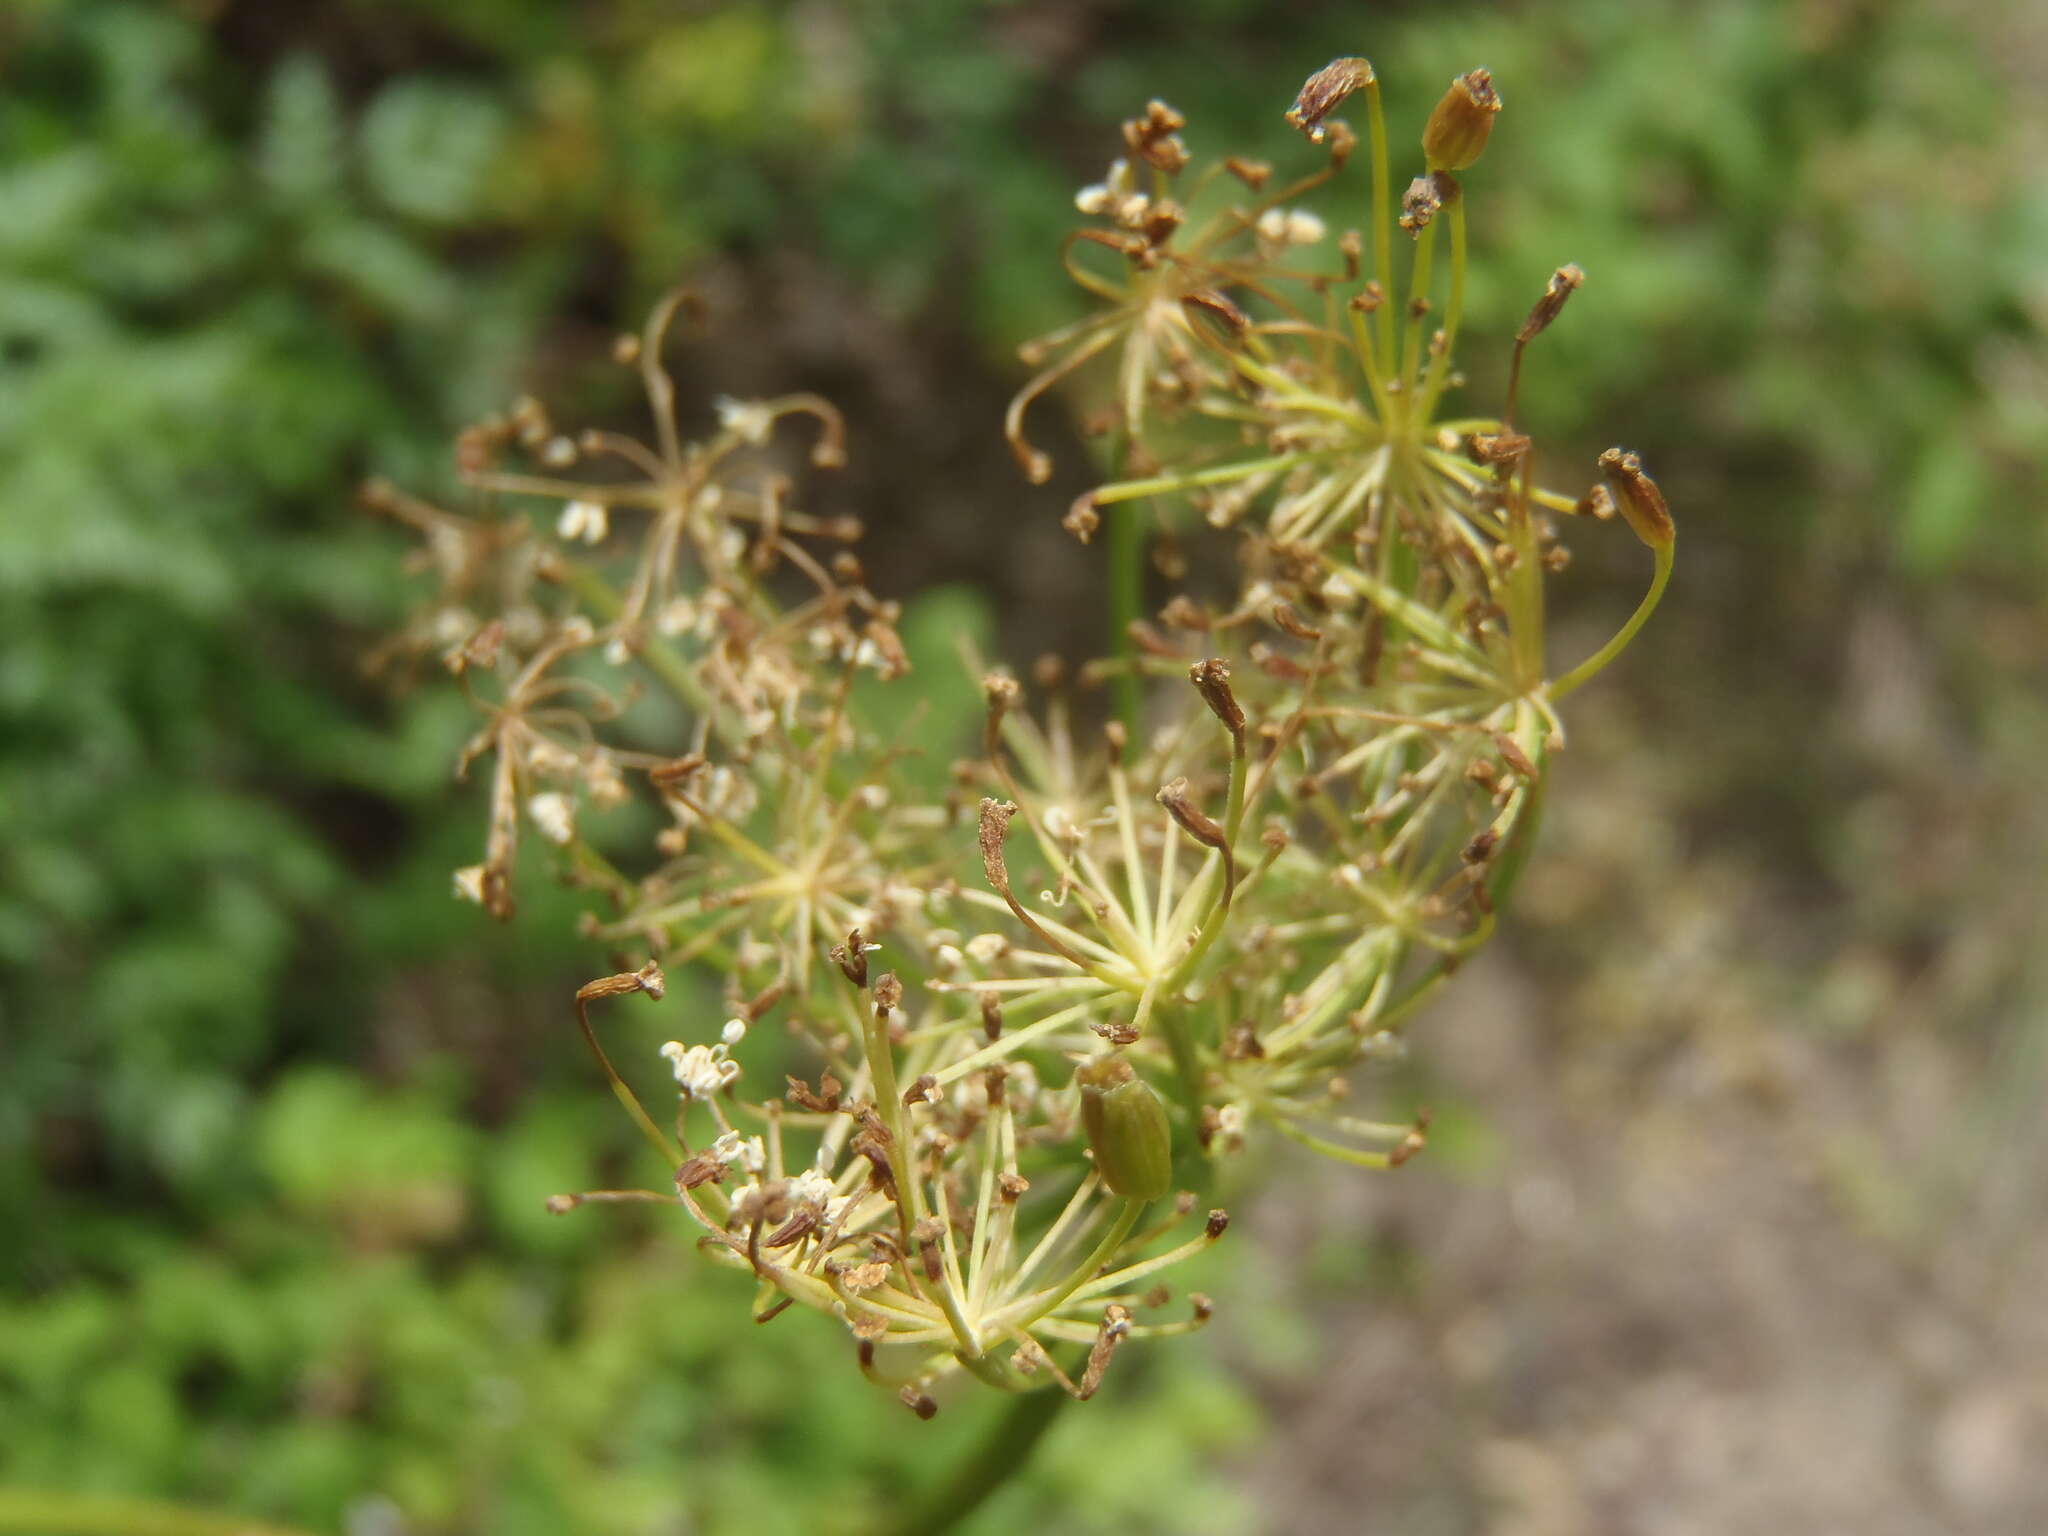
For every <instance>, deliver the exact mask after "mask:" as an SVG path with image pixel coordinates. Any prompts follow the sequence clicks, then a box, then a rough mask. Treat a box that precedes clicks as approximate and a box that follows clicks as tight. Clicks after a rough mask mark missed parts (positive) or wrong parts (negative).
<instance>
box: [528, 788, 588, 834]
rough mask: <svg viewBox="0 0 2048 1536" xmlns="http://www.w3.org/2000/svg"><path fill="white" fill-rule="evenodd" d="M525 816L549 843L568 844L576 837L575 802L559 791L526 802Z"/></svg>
mask: <svg viewBox="0 0 2048 1536" xmlns="http://www.w3.org/2000/svg"><path fill="white" fill-rule="evenodd" d="M526 814H527V815H528V816H530V817H532V818H533V824H534V825H535V826H536V827H538V828H540V835H541V836H542V837H544V838H546V839H547V840H548V841H549V842H551V843H568V842H570V841H573V840H574V838H575V836H576V802H575V801H574V800H572V799H571V798H570V797H569V796H567V795H565V794H562V793H560V792H559V791H555V790H550V791H549V792H548V793H546V794H542V795H535V796H534V797H533V798H532V799H530V800H528V801H527V802H526Z"/></svg>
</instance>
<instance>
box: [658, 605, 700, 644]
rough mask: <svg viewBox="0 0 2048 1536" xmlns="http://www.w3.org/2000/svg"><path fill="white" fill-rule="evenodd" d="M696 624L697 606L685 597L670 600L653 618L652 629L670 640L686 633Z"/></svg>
mask: <svg viewBox="0 0 2048 1536" xmlns="http://www.w3.org/2000/svg"><path fill="white" fill-rule="evenodd" d="M696 622H697V605H696V604H695V603H693V602H691V601H690V600H689V599H688V598H687V597H672V598H670V599H669V600H668V601H667V602H665V603H663V604H662V605H661V611H660V612H659V613H657V614H656V615H655V616H654V627H655V628H656V629H657V630H659V631H660V632H661V633H662V634H664V635H666V636H669V637H670V638H671V639H673V638H674V637H675V636H677V635H680V634H685V633H687V632H688V631H689V629H690V628H691V626H692V625H694V624H695V623H696Z"/></svg>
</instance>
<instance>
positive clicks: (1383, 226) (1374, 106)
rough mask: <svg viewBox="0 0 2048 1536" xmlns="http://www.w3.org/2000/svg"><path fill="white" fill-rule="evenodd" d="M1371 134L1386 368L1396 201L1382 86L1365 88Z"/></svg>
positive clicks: (1391, 360)
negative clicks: (1390, 184)
mask: <svg viewBox="0 0 2048 1536" xmlns="http://www.w3.org/2000/svg"><path fill="white" fill-rule="evenodd" d="M1365 100H1366V107H1367V111H1368V112H1369V114H1370V119H1371V125H1372V126H1371V133H1372V264H1373V276H1375V277H1377V278H1378V279H1379V280H1380V293H1381V303H1380V316H1379V326H1380V351H1381V352H1382V353H1384V354H1385V355H1386V359H1387V366H1388V367H1390V368H1391V367H1393V366H1394V364H1395V357H1394V202H1393V195H1392V190H1391V188H1389V187H1388V185H1387V180H1388V177H1387V118H1386V113H1385V112H1384V111H1383V110H1382V109H1381V107H1380V83H1379V81H1378V80H1374V81H1373V83H1372V84H1371V85H1368V86H1367V87H1366V88H1365Z"/></svg>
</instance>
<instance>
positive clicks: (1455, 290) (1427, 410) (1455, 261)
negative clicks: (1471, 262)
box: [1415, 189, 1465, 426]
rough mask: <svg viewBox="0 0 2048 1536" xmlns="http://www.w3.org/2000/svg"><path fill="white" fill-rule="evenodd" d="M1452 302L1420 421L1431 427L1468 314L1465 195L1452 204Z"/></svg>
mask: <svg viewBox="0 0 2048 1536" xmlns="http://www.w3.org/2000/svg"><path fill="white" fill-rule="evenodd" d="M1450 213H1451V301H1450V304H1449V306H1448V307H1447V308H1446V309H1445V310H1444V349H1443V351H1441V352H1439V353H1437V355H1436V356H1435V357H1433V358H1431V359H1430V360H1429V383H1428V385H1427V386H1426V387H1425V388H1424V389H1423V392H1422V404H1421V406H1420V407H1419V408H1418V410H1417V413H1416V417H1415V419H1416V421H1417V422H1418V423H1420V424H1422V425H1425V426H1426V425H1428V423H1429V419H1430V416H1431V415H1432V414H1433V413H1434V412H1435V410H1436V403H1437V401H1438V400H1439V399H1441V398H1442V397H1443V392H1444V386H1445V385H1446V384H1448V383H1449V382H1450V377H1451V349H1452V348H1454V347H1456V346H1457V344H1458V322H1459V321H1460V320H1461V319H1462V318H1464V314H1465V194H1464V192H1463V190H1462V189H1461V190H1460V191H1459V193H1458V200H1457V201H1456V202H1454V203H1452V204H1451V209H1450Z"/></svg>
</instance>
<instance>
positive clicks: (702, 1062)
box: [661, 1040, 740, 1104]
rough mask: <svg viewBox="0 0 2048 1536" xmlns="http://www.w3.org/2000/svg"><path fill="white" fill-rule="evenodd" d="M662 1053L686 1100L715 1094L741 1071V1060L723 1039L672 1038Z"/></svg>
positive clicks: (700, 1098) (703, 1098)
mask: <svg viewBox="0 0 2048 1536" xmlns="http://www.w3.org/2000/svg"><path fill="white" fill-rule="evenodd" d="M661 1054H662V1055H663V1056H664V1057H666V1058H667V1060H668V1064H669V1067H670V1069H671V1070H673V1071H674V1073H675V1075H676V1086H677V1087H678V1088H680V1089H681V1090H682V1097H683V1102H684V1103H685V1104H690V1103H697V1102H701V1101H703V1100H705V1099H709V1098H711V1097H713V1096H714V1095H715V1094H717V1093H719V1092H720V1091H721V1090H723V1089H724V1088H725V1087H726V1086H727V1085H729V1084H730V1083H731V1082H732V1081H733V1079H735V1078H737V1077H738V1076H739V1075H740V1064H739V1063H738V1062H736V1061H734V1060H733V1059H732V1058H731V1057H729V1056H728V1055H727V1054H726V1049H725V1046H724V1044H723V1043H720V1044H718V1045H684V1044H683V1043H682V1042H681V1041H680V1040H671V1041H669V1042H668V1043H667V1044H665V1045H664V1046H662V1048H661Z"/></svg>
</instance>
